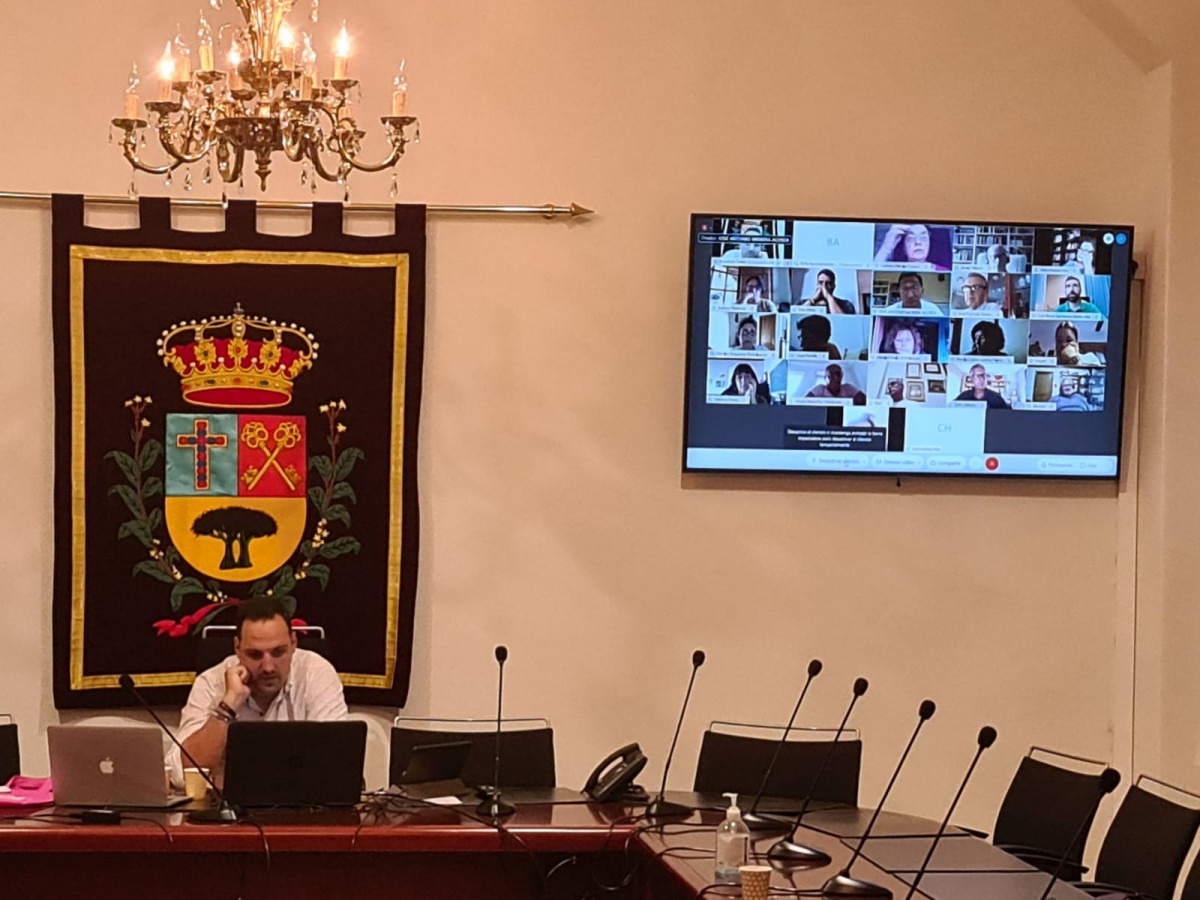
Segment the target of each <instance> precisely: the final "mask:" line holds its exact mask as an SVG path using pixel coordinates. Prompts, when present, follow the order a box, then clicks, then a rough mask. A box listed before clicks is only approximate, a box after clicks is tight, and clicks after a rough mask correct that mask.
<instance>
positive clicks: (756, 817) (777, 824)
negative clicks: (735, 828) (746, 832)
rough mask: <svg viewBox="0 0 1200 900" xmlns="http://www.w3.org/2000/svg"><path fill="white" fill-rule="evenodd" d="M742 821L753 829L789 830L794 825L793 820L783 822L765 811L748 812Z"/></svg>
mask: <svg viewBox="0 0 1200 900" xmlns="http://www.w3.org/2000/svg"><path fill="white" fill-rule="evenodd" d="M742 821H743V822H745V823H746V827H747V828H749V829H750V830H751V831H788V830H790V829H791V827H792V823H791V822H781V821H779V820H778V819H774V818H772V817H771V816H768V815H766V814H765V813H756V812H748V813H746V814H745V815H743V816H742Z"/></svg>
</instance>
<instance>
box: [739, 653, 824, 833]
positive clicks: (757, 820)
mask: <svg viewBox="0 0 1200 900" xmlns="http://www.w3.org/2000/svg"><path fill="white" fill-rule="evenodd" d="M822 668H823V666H822V664H821V661H820V660H819V659H814V660H812V661H811V662H810V663H809V664H808V677H807V678H806V679H805V680H804V687H803V688H801V689H800V697H799V698H798V699H797V700H796V705H795V706H794V707H793V708H792V717H791V718H790V719H788V722H787V725H786V726H785V727H784V729H783V735H782V736H781V737H780V738H779V742H778V743H777V744H776V745H775V752H774V753H773V754H772V756H771V762H770V763H769V764H768V765H767V768H766V770H765V771H764V772H763V777H762V783H761V784H760V785H759V786H758V793H757V794H755V795H754V802H753V803H751V804H750V811H749V812H748V813H746V814H745V815H744V816H742V820H743V821H744V822H745V823H746V825H747V826H748V827H749V828H750V829H751V830H754V831H762V830H767V829H775V830H779V831H782V830H783V829H785V828H787V825H786V823H783V822H779V821H777V820H775V819H771V818H767V817H765V816H760V815H758V804H759V801H761V800H762V798H763V794H765V793H766V792H767V783H768V782H769V781H770V780H771V775H772V774H773V773H774V771H775V765H776V763H778V762H779V754H780V753H782V752H783V747H784V744H786V743H787V739H788V735H789V734H790V733H791V730H792V725H793V724H794V723H795V721H796V715H797V713H799V712H800V704H802V703H803V702H804V697H805V695H806V694H807V693H808V686H809V685H810V684H812V681H813V679H814V678H816V677H817V676H818V675H820V674H821V669H822Z"/></svg>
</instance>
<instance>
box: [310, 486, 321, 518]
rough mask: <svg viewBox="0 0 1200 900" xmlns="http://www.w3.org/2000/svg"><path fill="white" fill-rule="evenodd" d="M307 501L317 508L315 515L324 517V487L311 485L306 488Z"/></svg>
mask: <svg viewBox="0 0 1200 900" xmlns="http://www.w3.org/2000/svg"><path fill="white" fill-rule="evenodd" d="M308 502H309V503H311V504H312V505H313V506H315V507H316V509H317V515H319V516H321V517H322V518H325V489H324V488H319V487H311V488H309V489H308Z"/></svg>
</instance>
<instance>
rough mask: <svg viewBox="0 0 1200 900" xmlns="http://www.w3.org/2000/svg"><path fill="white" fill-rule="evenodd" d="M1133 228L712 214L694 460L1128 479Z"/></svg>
mask: <svg viewBox="0 0 1200 900" xmlns="http://www.w3.org/2000/svg"><path fill="white" fill-rule="evenodd" d="M1132 254H1133V229H1132V228H1130V227H1129V226H1126V225H1066V224H1044V223H1029V222H1026V223H1013V222H936V221H929V220H927V219H926V220H919V221H918V220H898V219H888V220H879V221H865V220H862V219H828V218H824V219H817V218H804V217H792V218H779V217H769V216H738V215H711V214H706V215H694V216H692V222H691V267H690V277H689V303H688V337H687V341H688V344H687V389H686V404H685V406H686V408H685V415H684V451H683V466H684V470H685V471H689V472H714V471H753V472H842V473H881V474H883V473H886V474H892V475H895V474H917V473H924V474H937V475H977V476H987V477H997V476H1003V475H1018V476H1042V477H1047V476H1048V477H1059V478H1063V477H1066V478H1116V477H1117V476H1118V474H1119V471H1120V469H1119V467H1120V449H1121V415H1122V397H1123V391H1124V382H1125V354H1126V333H1127V326H1128V319H1129V288H1130V280H1131V277H1132V272H1133V255H1132Z"/></svg>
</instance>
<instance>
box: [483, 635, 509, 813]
mask: <svg viewBox="0 0 1200 900" xmlns="http://www.w3.org/2000/svg"><path fill="white" fill-rule="evenodd" d="M507 659H508V648H507V647H505V646H504V645H503V644H500V645H499V646H498V647H496V662H497V663H499V664H500V686H499V689H498V690H497V691H496V756H495V760H494V769H493V771H492V790H491V795H490V796H489V797H488V798H487V799H486V800H484V801H483V802H482V803H480V804H479V805H478V806H477V807H475V812H477V813H478V814H479V815H481V816H488V817H489V818H492V819H502V818H504V817H505V816H511V815H512V814H513V813H515V812H516V811H517V808H516V807H515V806H513V805H512V804H511V803H507V802H505V800H504V798H503V797H501V796H500V729H501V721H502V720H501V711H502V710H503V708H504V662H505V660H507Z"/></svg>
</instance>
